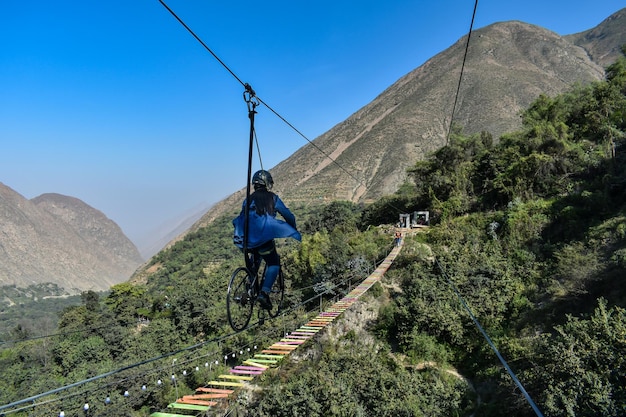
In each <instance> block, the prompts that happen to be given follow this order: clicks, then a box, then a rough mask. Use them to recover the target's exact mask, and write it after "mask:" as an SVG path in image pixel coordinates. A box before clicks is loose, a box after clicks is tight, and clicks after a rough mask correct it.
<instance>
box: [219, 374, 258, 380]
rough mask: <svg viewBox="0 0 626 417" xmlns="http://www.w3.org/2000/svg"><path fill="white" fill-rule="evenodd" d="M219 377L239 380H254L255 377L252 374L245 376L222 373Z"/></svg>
mask: <svg viewBox="0 0 626 417" xmlns="http://www.w3.org/2000/svg"><path fill="white" fill-rule="evenodd" d="M218 378H222V379H234V380H237V381H252V380H253V379H254V378H253V377H251V376H243V375H228V374H222V375H220V376H218Z"/></svg>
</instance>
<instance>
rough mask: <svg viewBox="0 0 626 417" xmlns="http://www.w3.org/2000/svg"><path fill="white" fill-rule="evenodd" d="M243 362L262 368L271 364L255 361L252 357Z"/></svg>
mask: <svg viewBox="0 0 626 417" xmlns="http://www.w3.org/2000/svg"><path fill="white" fill-rule="evenodd" d="M243 363H245V364H246V365H251V366H256V367H258V368H261V369H267V368H269V366H267V365H263V364H262V363H258V362H257V361H253V360H252V359H248V360H245V361H243Z"/></svg>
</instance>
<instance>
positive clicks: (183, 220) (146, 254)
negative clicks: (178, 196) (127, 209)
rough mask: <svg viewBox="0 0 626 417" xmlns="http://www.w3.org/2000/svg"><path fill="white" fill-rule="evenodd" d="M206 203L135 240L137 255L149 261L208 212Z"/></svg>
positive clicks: (208, 206)
mask: <svg viewBox="0 0 626 417" xmlns="http://www.w3.org/2000/svg"><path fill="white" fill-rule="evenodd" d="M209 208H210V205H209V204H208V203H206V204H201V205H198V206H196V207H193V208H191V209H190V210H187V211H186V212H185V213H183V214H182V215H180V216H178V217H176V218H172V219H169V220H167V221H165V222H163V223H162V224H161V225H159V226H158V227H156V228H155V229H153V230H151V231H149V232H148V233H146V234H145V235H144V236H141V237H140V238H138V239H137V240H136V242H135V243H136V245H137V248H138V249H139V253H140V254H141V256H142V257H143V258H144V259H150V258H151V257H152V256H154V255H155V254H157V253H158V252H159V251H160V250H161V249H163V248H164V247H165V246H167V244H168V243H169V242H171V241H172V239H175V238H176V237H177V236H179V235H180V234H182V233H184V232H185V231H187V230H188V229H189V228H190V227H191V226H193V224H194V223H195V222H197V221H198V220H199V219H200V218H201V217H202V216H203V215H204V213H206V212H207V210H209Z"/></svg>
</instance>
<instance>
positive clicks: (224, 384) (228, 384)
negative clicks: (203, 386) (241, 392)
mask: <svg viewBox="0 0 626 417" xmlns="http://www.w3.org/2000/svg"><path fill="white" fill-rule="evenodd" d="M209 385H215V386H218V387H243V386H244V383H243V382H227V381H209Z"/></svg>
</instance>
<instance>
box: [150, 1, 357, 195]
mask: <svg viewBox="0 0 626 417" xmlns="http://www.w3.org/2000/svg"><path fill="white" fill-rule="evenodd" d="M159 2H160V3H161V4H162V5H163V7H165V8H166V9H167V11H168V12H170V14H171V15H172V16H174V18H175V19H176V20H178V22H179V23H180V24H181V25H182V26H183V27H184V28H185V29H186V30H187V31H188V32H189V33H190V34H191V36H193V37H194V38H195V39H196V40H197V41H198V42H199V43H200V44H201V45H202V46H203V47H204V49H206V50H207V51H208V52H209V53H210V54H211V55H212V56H213V57H214V58H215V59H216V60H217V61H218V62H219V63H220V64H221V65H222V66H223V67H224V68H225V69H226V71H228V72H229V73H230V75H232V76H233V78H235V79H236V80H237V81H238V82H239V83H240V84H241V85H242V86H243V87H244V88H245V89H246V91H248V90H247V88H248V87H249V84H247V83H244V82H243V81H242V80H241V78H239V77H238V76H237V74H235V72H234V71H233V70H231V69H230V68H229V67H228V65H226V64H225V63H224V61H222V60H221V59H220V58H219V57H218V56H217V54H216V53H215V52H213V51H212V50H211V48H209V47H208V45H207V44H206V43H204V42H203V41H202V39H200V37H199V36H198V35H196V34H195V32H194V31H193V30H191V28H190V27H189V26H187V25H186V24H185V22H183V20H182V19H181V18H180V17H178V15H176V13H175V12H174V11H173V10H172V9H171V8H170V7H169V6H168V5H167V4H165V2H164V1H163V0H159ZM256 98H257V100H258V101H259V102H260V103H261V104H263V105H264V106H265V107H267V109H268V110H269V111H271V112H272V113H274V115H276V117H278V118H279V119H280V120H282V121H283V122H284V123H285V124H286V125H287V126H289V127H290V128H291V129H293V131H295V132H296V133H297V134H298V135H300V136H301V137H302V138H304V139H305V140H306V141H307V142H308V143H309V144H310V145H311V146H313V147H314V148H315V149H317V150H318V151H319V152H320V153H321V154H322V155H324V156H325V157H326V158H328V159H330V160H331V161H332V162H333V163H334V164H335V165H337V166H338V167H339V168H340V169H341V170H342V171H343V172H345V173H346V174H347V175H348V176H350V177H351V178H352V179H353V180H355V181H356V182H357V183H358V184H360V185H363V186H365V184H364V183H363V181H362V180H359V179H358V178H357V177H355V176H354V175H353V174H352V173H350V172H349V171H348V170H347V169H346V168H344V167H343V166H342V165H341V164H339V163H338V162H337V161H336V160H335V159H334V158H332V157H331V156H330V155H329V154H328V153H326V152H324V151H323V150H322V149H321V148H320V147H319V146H317V145H316V144H314V143H313V141H312V140H311V139H309V138H308V137H307V136H306V135H305V134H304V133H302V132H301V131H300V130H298V129H297V128H296V127H295V126H294V125H293V124H291V123H290V122H289V121H287V119H285V118H284V117H283V116H282V115H280V113H278V112H277V111H276V110H274V109H273V108H272V107H271V106H270V105H269V104H267V103H266V102H265V101H263V100H262V99H261V98H260V97H258V96H257V97H256Z"/></svg>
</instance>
